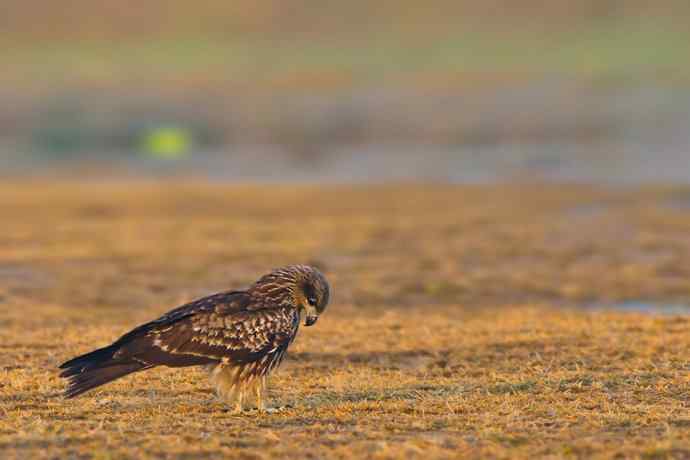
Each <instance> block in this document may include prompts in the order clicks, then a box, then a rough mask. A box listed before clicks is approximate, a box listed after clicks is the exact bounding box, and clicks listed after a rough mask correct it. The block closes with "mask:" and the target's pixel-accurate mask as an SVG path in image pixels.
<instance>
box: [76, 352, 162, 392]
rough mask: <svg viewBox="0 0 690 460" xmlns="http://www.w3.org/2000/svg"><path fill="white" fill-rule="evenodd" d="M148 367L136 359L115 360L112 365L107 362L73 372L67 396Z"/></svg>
mask: <svg viewBox="0 0 690 460" xmlns="http://www.w3.org/2000/svg"><path fill="white" fill-rule="evenodd" d="M148 367H149V366H146V365H145V364H142V363H138V362H136V361H130V362H126V363H115V362H113V363H112V364H110V365H108V364H106V365H105V366H104V367H100V368H96V369H90V370H87V371H85V372H80V373H74V374H71V375H70V377H68V378H69V386H68V387H67V390H65V397H66V398H74V397H75V396H79V395H80V394H82V393H84V392H86V391H89V390H91V389H93V388H96V387H98V386H101V385H103V384H106V383H108V382H112V381H113V380H116V379H119V378H120V377H124V376H125V375H127V374H131V373H132V372H137V371H140V370H143V369H146V368H148Z"/></svg>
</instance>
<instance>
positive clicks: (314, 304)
mask: <svg viewBox="0 0 690 460" xmlns="http://www.w3.org/2000/svg"><path fill="white" fill-rule="evenodd" d="M307 302H309V305H311V306H312V307H315V306H316V297H308V298H307Z"/></svg>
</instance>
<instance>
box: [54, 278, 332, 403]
mask: <svg viewBox="0 0 690 460" xmlns="http://www.w3.org/2000/svg"><path fill="white" fill-rule="evenodd" d="M328 298H329V286H328V282H327V281H326V278H325V277H324V276H323V275H322V274H321V272H319V271H318V270H317V269H316V268H313V267H310V266H307V265H289V266H286V267H282V268H277V269H275V270H273V271H272V272H271V273H269V274H267V275H264V276H263V277H262V278H260V279H259V280H258V281H256V282H255V283H254V284H253V285H251V286H250V287H249V288H248V289H246V290H244V291H227V292H221V293H218V294H213V295H210V296H208V297H204V298H202V299H199V300H196V301H194V302H190V303H188V304H186V305H182V306H181V307H179V308H176V309H174V310H171V311H169V312H168V313H166V314H165V315H163V316H161V317H160V318H158V319H156V320H154V321H151V322H149V323H146V324H143V325H141V326H139V327H137V328H134V329H132V330H131V331H130V332H128V333H126V334H125V335H123V336H122V337H120V338H119V339H118V340H116V341H115V342H114V343H113V344H112V345H109V346H107V347H105V348H100V349H98V350H95V351H92V352H91V353H87V354H85V355H82V356H78V357H76V358H74V359H71V360H69V361H67V362H66V363H64V364H62V365H61V366H60V369H64V370H63V371H62V373H61V374H60V376H61V377H64V378H66V379H68V382H69V385H68V388H67V390H66V391H65V397H67V398H73V397H75V396H78V395H80V394H82V393H84V392H85V391H88V390H91V389H92V388H96V387H98V386H100V385H103V384H105V383H108V382H111V381H113V380H115V379H118V378H120V377H123V376H125V375H127V374H131V373H133V372H138V371H143V370H146V369H151V368H153V367H156V366H169V367H184V366H206V367H207V368H208V369H209V370H210V374H211V381H212V382H213V384H214V386H215V388H216V391H217V393H218V395H219V396H220V397H221V398H222V399H224V400H225V401H226V402H227V403H228V404H230V405H233V404H234V409H235V411H236V412H241V411H242V409H243V399H244V397H245V394H248V393H249V392H250V391H254V392H255V395H256V403H257V404H256V405H257V409H258V410H259V411H263V410H264V403H263V393H264V391H265V387H266V378H267V377H268V375H269V374H270V372H271V371H272V370H274V369H275V368H276V367H277V366H278V365H279V364H280V363H281V361H282V360H283V358H284V357H285V352H286V351H287V349H288V346H289V345H290V343H292V341H293V340H294V339H295V336H296V335H297V330H298V329H299V325H300V317H302V319H303V321H304V325H305V326H311V325H313V324H314V323H316V320H317V319H318V318H319V315H320V314H321V313H323V311H324V310H325V308H326V305H328Z"/></svg>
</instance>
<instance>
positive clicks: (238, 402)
mask: <svg viewBox="0 0 690 460" xmlns="http://www.w3.org/2000/svg"><path fill="white" fill-rule="evenodd" d="M236 391H237V393H236V396H235V410H234V411H233V413H235V414H241V413H242V403H243V402H244V387H242V386H240V387H239V388H237V390H236Z"/></svg>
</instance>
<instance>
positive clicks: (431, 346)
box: [0, 182, 690, 458]
mask: <svg viewBox="0 0 690 460" xmlns="http://www.w3.org/2000/svg"><path fill="white" fill-rule="evenodd" d="M689 204H690V193H688V190H675V189H660V188H659V189H646V190H642V189H639V190H634V191H631V190H628V191H621V190H618V191H610V190H592V189H585V188H578V187H563V186H561V187H557V186H539V187H536V186H532V187H527V186H524V187H521V186H510V187H509V186H487V187H436V186H434V187H420V186H391V187H368V188H365V187H360V188H351V187H329V188H316V187H250V186H246V187H239V186H236V187H223V186H209V185H204V186H201V185H195V184H192V183H188V184H182V185H173V184H129V185H127V186H124V185H88V186H87V185H85V184H82V185H81V186H80V187H78V186H70V185H60V184H54V183H52V184H49V183H42V182H36V183H24V184H22V185H21V186H20V185H19V184H5V185H2V186H0V215H2V216H3V230H2V233H1V234H0V307H1V308H2V311H3V314H2V316H0V365H1V367H0V376H1V378H0V451H2V457H3V458H68V457H97V458H123V457H136V458H141V457H146V456H150V457H176V458H177V457H190V458H191V457H193V458H198V457H204V456H205V457H210V458H218V457H219V456H220V455H221V454H224V455H227V456H229V457H240V458H265V457H269V456H288V455H290V456H292V457H293V458H305V457H306V458H324V457H332V458H345V457H352V456H355V457H360V458H361V457H374V458H390V457H410V458H421V457H425V458H444V457H457V456H466V457H477V458H478V457H482V458H485V457H498V458H519V457H527V456H535V455H536V456H552V457H564V456H565V457H591V456H603V457H613V456H616V455H618V456H624V457H645V458H668V457H677V458H687V457H688V456H690V416H689V415H688V414H689V411H688V409H689V408H690V399H689V398H690V397H689V394H690V393H689V391H690V380H689V379H688V374H689V371H690V364H689V362H688V356H689V352H690V320H689V319H688V317H687V316H677V317H673V316H654V315H643V314H626V313H612V312H608V313H607V312H595V311H587V310H582V309H576V308H568V305H571V306H573V305H576V304H592V303H598V302H615V301H620V300H626V299H653V300H656V301H659V302H662V301H668V302H676V303H686V304H687V303H688V302H689V301H690V283H688V279H690V241H689V240H688V238H687V235H688V232H689V231H690V214H689V212H688V209H690V208H689V207H688V206H689ZM302 261H310V262H312V263H316V264H319V265H320V266H321V267H323V268H324V270H325V272H326V273H327V275H328V277H329V278H330V279H331V281H332V284H333V290H334V300H333V304H332V305H331V308H330V309H329V311H328V312H327V313H326V315H325V316H324V317H323V318H322V319H321V321H319V323H318V325H317V326H316V327H314V328H309V329H304V330H302V331H301V332H300V336H299V338H298V340H297V341H296V343H295V344H294V346H293V348H292V353H291V355H290V358H289V360H288V362H287V363H286V364H285V365H284V367H283V368H282V369H281V370H280V371H279V372H278V373H277V375H276V376H275V378H274V379H273V380H272V385H271V389H270V396H271V399H272V401H273V403H274V404H279V405H288V406H289V407H288V408H287V409H286V410H284V411H282V412H280V413H277V414H271V415H261V416H258V415H256V414H254V413H249V414H247V415H244V416H233V415H231V414H230V413H228V412H227V411H226V409H225V407H224V406H223V405H222V404H221V403H220V402H218V401H216V400H215V399H214V396H213V394H212V393H211V391H210V388H209V385H208V382H207V381H206V378H205V376H203V375H202V373H201V372H200V371H195V370H189V369H187V370H156V371H151V372H147V373H144V374H141V375H136V376H131V377H129V378H126V379H124V380H122V381H120V382H116V383H114V384H111V385H109V386H106V387H104V388H102V389H101V390H99V391H95V392H93V393H90V394H87V395H85V396H84V397H81V398H79V399H76V400H73V401H64V400H63V399H61V397H60V396H59V393H60V391H61V390H62V388H63V383H62V382H60V381H59V380H58V378H57V376H56V375H57V374H56V370H55V366H56V365H57V364H58V363H59V362H61V361H62V360H64V359H66V358H68V357H70V356H72V355H74V354H76V353H80V352H84V351H87V350H88V349H90V348H92V347H94V346H99V345H104V344H106V343H107V342H108V341H109V340H112V339H114V338H116V337H117V336H118V335H120V334H122V333H123V332H125V331H126V330H128V329H129V328H130V327H132V326H134V325H136V324H138V323H140V322H142V321H145V320H147V319H151V318H152V317H154V316H156V315H158V314H160V313H162V312H164V311H165V310H167V309H169V308H171V307H173V306H175V305H177V304H179V303H181V302H183V301H185V300H189V299H191V298H193V297H196V296H199V295H201V294H204V293H208V292H210V291H214V290H219V289H223V288H228V287H232V286H238V285H242V284H245V283H248V282H250V281H251V280H252V279H254V278H255V277H256V276H257V275H259V274H261V273H262V272H264V271H265V270H267V269H268V268H270V267H273V266H276V265H280V264H283V263H288V262H302Z"/></svg>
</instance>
